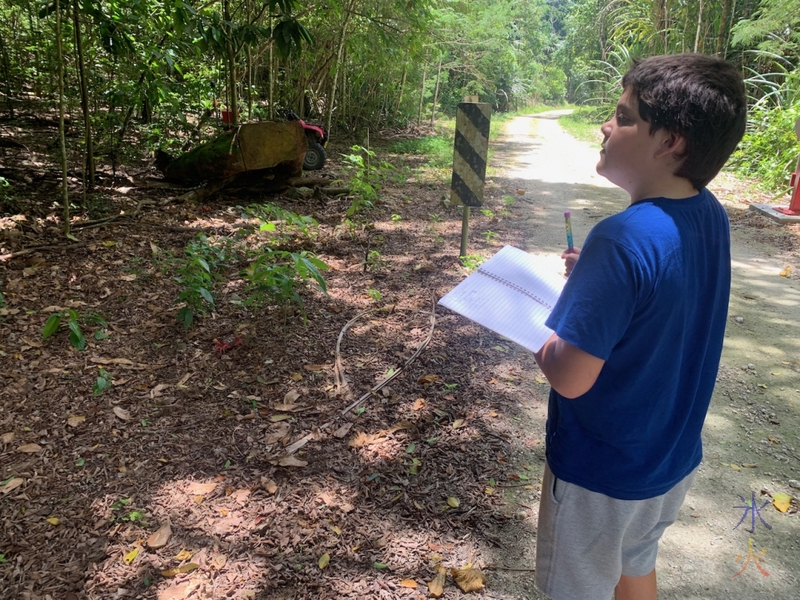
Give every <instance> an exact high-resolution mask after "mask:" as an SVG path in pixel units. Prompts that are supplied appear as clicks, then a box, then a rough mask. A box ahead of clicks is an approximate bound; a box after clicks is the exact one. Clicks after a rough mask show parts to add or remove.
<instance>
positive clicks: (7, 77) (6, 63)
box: [0, 34, 14, 119]
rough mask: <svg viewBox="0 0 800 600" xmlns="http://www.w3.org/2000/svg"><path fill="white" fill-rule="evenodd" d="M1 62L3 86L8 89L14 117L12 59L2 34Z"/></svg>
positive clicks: (0, 41)
mask: <svg viewBox="0 0 800 600" xmlns="http://www.w3.org/2000/svg"><path fill="white" fill-rule="evenodd" d="M0 63H1V64H2V65H3V87H5V90H6V92H5V93H6V102H7V103H8V113H9V115H10V116H11V118H12V119H13V118H14V104H13V103H12V102H11V61H10V60H9V58H8V47H7V45H6V42H5V40H4V39H3V36H2V34H0Z"/></svg>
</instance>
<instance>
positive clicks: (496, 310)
mask: <svg viewBox="0 0 800 600" xmlns="http://www.w3.org/2000/svg"><path fill="white" fill-rule="evenodd" d="M565 281H566V280H565V279H564V278H563V277H562V276H560V275H559V274H558V273H555V272H554V271H553V270H552V268H549V267H548V266H547V265H545V264H543V262H542V261H541V259H539V258H537V257H536V256H533V255H531V254H528V253H527V252H525V251H523V250H520V249H519V248H514V247H513V246H505V247H504V248H503V249H502V250H500V252H498V253H497V254H495V255H494V256H492V258H490V259H489V260H487V261H486V262H485V263H483V264H482V265H481V266H480V267H479V268H478V270H476V271H475V272H473V273H472V275H470V276H469V277H467V278H466V279H465V280H464V281H462V282H461V283H459V284H458V285H457V286H456V287H455V288H453V289H452V290H451V291H450V292H448V293H447V294H446V295H445V296H444V297H443V298H442V299H441V300H439V304H441V305H442V306H445V307H447V308H449V309H450V310H453V311H455V312H457V313H459V314H461V315H464V316H465V317H467V318H468V319H471V320H472V321H475V322H476V323H479V324H480V325H483V326H484V327H487V328H489V329H491V330H492V331H494V332H496V333H499V334H500V335H502V336H503V337H506V338H508V339H509V340H511V341H512V342H515V343H517V344H519V345H520V346H522V347H523V348H527V349H528V350H530V351H531V352H537V351H539V350H540V349H541V347H542V346H544V343H545V342H546V341H547V340H548V339H549V338H550V336H551V335H552V334H553V331H552V330H551V329H550V328H549V327H547V326H546V325H545V324H544V322H545V321H546V320H547V317H548V315H549V314H550V312H551V311H552V310H553V307H554V306H555V303H556V300H558V296H559V295H560V294H561V289H562V288H563V287H564V283H565Z"/></svg>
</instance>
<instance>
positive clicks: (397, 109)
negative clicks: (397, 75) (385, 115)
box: [393, 63, 408, 119]
mask: <svg viewBox="0 0 800 600" xmlns="http://www.w3.org/2000/svg"><path fill="white" fill-rule="evenodd" d="M407 73H408V63H406V64H404V65H403V77H402V78H401V79H400V91H399V92H398V94H397V104H395V106H394V115H393V117H394V118H395V119H396V118H397V113H399V112H400V104H401V103H402V102H403V90H404V89H405V87H406V75H407Z"/></svg>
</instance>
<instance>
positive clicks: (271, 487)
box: [261, 477, 278, 494]
mask: <svg viewBox="0 0 800 600" xmlns="http://www.w3.org/2000/svg"><path fill="white" fill-rule="evenodd" d="M261 487H263V488H264V489H265V490H266V491H267V493H268V494H274V493H275V492H277V491H278V484H277V483H275V482H274V481H272V479H267V478H266V477H262V478H261Z"/></svg>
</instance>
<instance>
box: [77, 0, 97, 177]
mask: <svg viewBox="0 0 800 600" xmlns="http://www.w3.org/2000/svg"><path fill="white" fill-rule="evenodd" d="M72 22H73V26H74V28H75V49H76V50H77V63H78V80H79V83H80V87H81V110H82V111H83V134H84V136H83V139H84V144H83V148H84V151H85V152H86V162H85V165H86V175H87V178H88V180H89V186H88V187H89V189H90V190H91V189H93V188H94V142H93V141H92V115H91V113H90V112H89V86H88V84H87V82H86V67H85V63H84V58H83V36H82V35H81V21H80V11H79V8H78V0H72Z"/></svg>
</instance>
